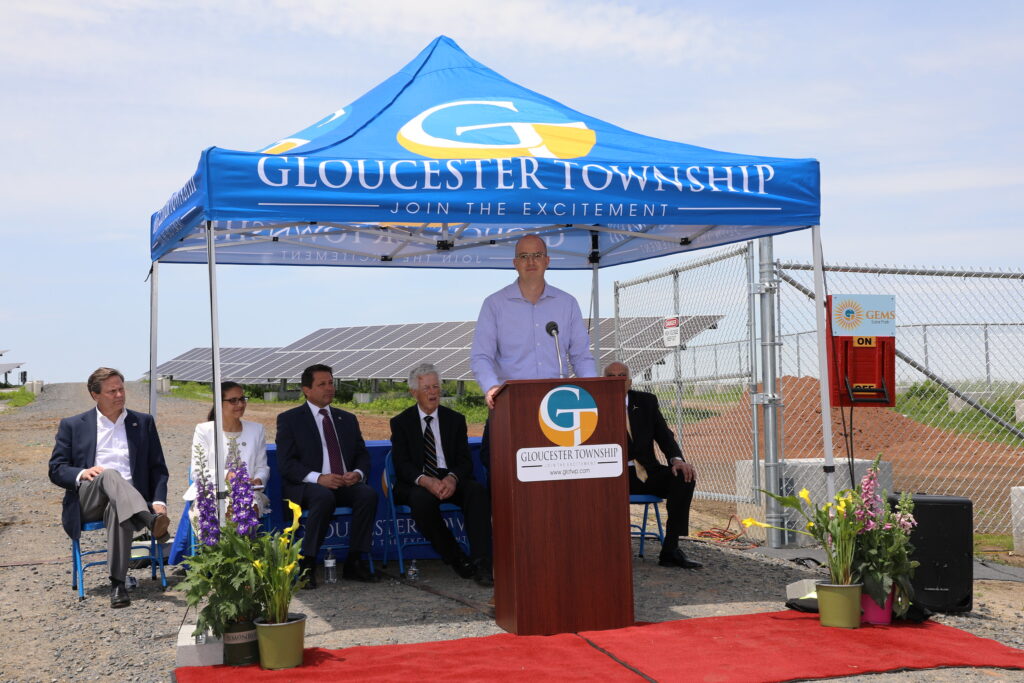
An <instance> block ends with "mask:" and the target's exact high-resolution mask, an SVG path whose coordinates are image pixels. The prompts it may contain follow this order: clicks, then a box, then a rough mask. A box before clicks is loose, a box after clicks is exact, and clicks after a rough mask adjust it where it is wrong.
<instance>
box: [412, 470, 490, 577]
mask: <svg viewBox="0 0 1024 683" xmlns="http://www.w3.org/2000/svg"><path fill="white" fill-rule="evenodd" d="M395 502H396V503H398V504H399V505H408V506H409V507H410V508H411V509H412V518H413V520H414V521H415V522H416V526H417V527H418V528H419V530H420V533H421V534H423V537H424V538H425V539H427V540H428V541H430V545H431V546H433V548H434V550H435V551H437V554H438V555H440V556H441V559H442V560H444V561H445V562H447V563H448V564H451V563H452V562H454V561H455V559H456V558H457V557H458V556H459V544H458V542H457V541H456V540H455V536H454V534H452V531H451V529H449V528H448V525H447V524H445V523H444V516H443V515H442V514H441V503H455V504H456V505H458V506H459V507H461V508H462V516H463V517H464V518H465V520H466V536H467V537H468V538H469V554H470V556H471V557H472V558H473V559H484V558H488V557H490V556H491V496H490V493H489V492H488V490H487V487H486V486H484V485H483V484H481V483H480V482H478V481H474V480H472V479H470V480H468V481H462V480H459V482H458V484H456V486H455V493H454V494H452V497H451V498H449V499H447V500H438V498H437V497H436V496H435V495H434V494H433V493H431V492H430V491H428V490H427V489H425V488H423V487H422V486H416V485H410V484H407V483H406V482H404V481H400V482H397V483H396V484H395Z"/></svg>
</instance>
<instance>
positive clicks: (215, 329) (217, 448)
mask: <svg viewBox="0 0 1024 683" xmlns="http://www.w3.org/2000/svg"><path fill="white" fill-rule="evenodd" d="M206 263H207V273H208V276H209V281H210V351H211V362H212V366H213V378H212V379H213V411H214V432H215V438H214V452H213V454H212V455H211V454H209V453H207V454H206V456H207V458H208V459H210V460H213V462H212V463H210V469H211V470H212V471H213V481H214V488H215V490H217V491H218V495H217V497H218V499H219V498H220V497H221V495H220V493H219V491H220V488H221V482H222V481H224V476H223V474H222V473H221V471H220V463H221V462H222V461H223V458H222V455H221V452H222V451H223V450H224V406H223V404H222V396H221V391H220V381H221V379H220V323H219V318H218V311H217V254H216V249H215V247H214V235H213V223H212V222H210V221H206ZM220 514H221V513H220V505H219V504H218V505H217V518H218V519H220Z"/></svg>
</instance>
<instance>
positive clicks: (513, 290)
mask: <svg viewBox="0 0 1024 683" xmlns="http://www.w3.org/2000/svg"><path fill="white" fill-rule="evenodd" d="M505 291H506V293H507V294H508V298H509V299H518V300H519V301H526V297H525V296H523V291H522V290H521V289H519V278H516V281H515V282H513V283H512V284H510V285H509V286H508V287H506V288H505ZM550 296H554V295H553V294H551V286H550V285H548V283H547V282H545V283H544V291H543V292H541V293H540V296H539V297H537V301H540V300H541V299H547V298H548V297H550Z"/></svg>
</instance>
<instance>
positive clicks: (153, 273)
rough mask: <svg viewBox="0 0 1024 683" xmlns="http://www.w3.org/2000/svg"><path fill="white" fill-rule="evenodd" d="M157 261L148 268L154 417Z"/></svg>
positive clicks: (151, 410) (153, 411)
mask: <svg viewBox="0 0 1024 683" xmlns="http://www.w3.org/2000/svg"><path fill="white" fill-rule="evenodd" d="M159 265H160V263H159V261H153V265H152V266H151V267H150V269H149V414H150V415H152V416H153V419H154V420H155V419H156V380H157V376H156V342H157V299H158V294H159V292H158V287H157V285H158V282H157V278H158V274H159V270H158V267H159Z"/></svg>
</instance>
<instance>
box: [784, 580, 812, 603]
mask: <svg viewBox="0 0 1024 683" xmlns="http://www.w3.org/2000/svg"><path fill="white" fill-rule="evenodd" d="M817 591H818V582H817V581H816V580H815V579H800V580H799V581H794V582H793V583H791V584H789V585H788V586H786V599H787V600H799V599H800V598H804V597H807V596H808V595H810V594H811V593H816V592H817Z"/></svg>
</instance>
